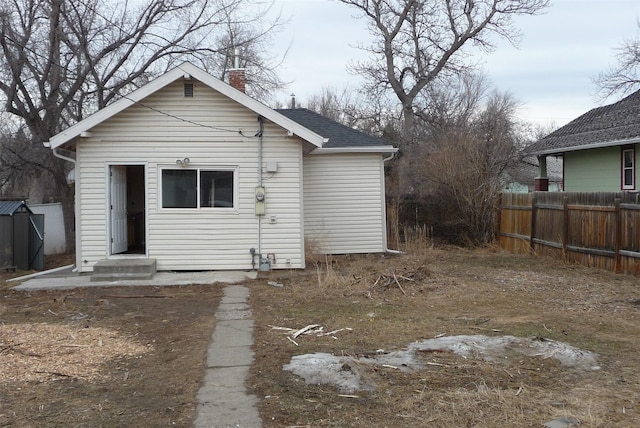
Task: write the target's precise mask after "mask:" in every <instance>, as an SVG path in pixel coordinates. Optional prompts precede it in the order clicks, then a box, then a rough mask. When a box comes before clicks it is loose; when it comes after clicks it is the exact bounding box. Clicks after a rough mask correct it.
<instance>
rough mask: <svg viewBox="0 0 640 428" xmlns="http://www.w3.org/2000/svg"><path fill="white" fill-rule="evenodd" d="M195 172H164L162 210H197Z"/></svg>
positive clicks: (173, 170)
mask: <svg viewBox="0 0 640 428" xmlns="http://www.w3.org/2000/svg"><path fill="white" fill-rule="evenodd" d="M197 185H198V183H197V175H196V171H195V170H189V169H187V170H183V169H164V170H162V208H197V203H198V199H197V195H196V187H197Z"/></svg>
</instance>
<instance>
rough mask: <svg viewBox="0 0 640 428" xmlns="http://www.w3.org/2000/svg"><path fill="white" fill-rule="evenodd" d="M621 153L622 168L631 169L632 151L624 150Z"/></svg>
mask: <svg viewBox="0 0 640 428" xmlns="http://www.w3.org/2000/svg"><path fill="white" fill-rule="evenodd" d="M623 153H624V167H625V168H631V167H632V166H633V150H625V151H624V152H623Z"/></svg>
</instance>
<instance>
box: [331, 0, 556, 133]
mask: <svg viewBox="0 0 640 428" xmlns="http://www.w3.org/2000/svg"><path fill="white" fill-rule="evenodd" d="M340 1H341V2H342V3H345V4H347V5H350V6H352V7H354V8H356V9H358V10H359V11H360V12H361V13H362V15H363V16H364V17H365V18H366V19H367V20H368V26H369V30H370V32H371V33H372V34H373V36H374V37H375V38H376V41H375V42H374V44H373V45H371V46H367V47H363V49H365V50H367V51H369V52H370V53H371V54H372V58H371V60H370V61H369V62H365V63H360V64H356V65H355V67H354V69H355V71H357V72H358V73H360V74H362V75H363V76H364V77H365V78H366V80H367V81H368V82H369V83H368V87H367V89H368V91H369V92H370V93H380V92H385V91H387V90H388V89H391V90H393V93H394V94H395V95H396V97H397V98H398V100H399V102H400V104H401V106H402V111H403V117H404V123H405V126H404V128H405V133H406V134H407V135H410V134H411V132H413V131H414V130H415V127H414V124H415V113H414V102H415V100H416V98H417V97H418V95H419V94H420V93H421V92H422V91H423V89H424V88H425V87H427V86H428V85H429V84H431V83H433V82H434V81H435V80H436V79H437V78H438V77H450V76H452V75H457V74H460V73H463V72H465V71H466V70H468V69H469V67H470V66H469V62H468V61H467V60H466V58H465V53H466V52H465V47H466V46H468V45H469V44H474V45H475V46H479V47H481V48H483V49H486V50H489V49H491V48H492V47H493V46H492V39H491V37H492V36H496V35H497V36H499V37H504V38H506V39H508V40H511V41H515V40H516V39H517V37H518V33H517V31H516V30H515V28H514V27H513V24H512V20H511V18H512V17H513V16H514V15H520V14H535V13H537V12H540V11H541V10H542V9H543V8H545V7H546V6H547V5H548V3H549V0H340Z"/></svg>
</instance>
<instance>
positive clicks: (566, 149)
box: [533, 137, 640, 155]
mask: <svg viewBox="0 0 640 428" xmlns="http://www.w3.org/2000/svg"><path fill="white" fill-rule="evenodd" d="M638 143H640V137H636V138H629V139H626V140H614V141H606V142H602V143H591V144H582V145H579V146H572V147H562V148H556V149H549V150H541V151H536V152H533V154H535V155H557V154H562V153H567V152H576V151H579V150H588V149H602V148H606V147H617V146H625V145H627V144H638Z"/></svg>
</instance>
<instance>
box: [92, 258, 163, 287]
mask: <svg viewBox="0 0 640 428" xmlns="http://www.w3.org/2000/svg"><path fill="white" fill-rule="evenodd" d="M155 273H156V259H114V260H102V261H99V262H98V263H96V264H95V265H94V266H93V273H92V274H91V281H92V282H93V281H123V280H131V281H135V280H148V279H152V278H153V275H155Z"/></svg>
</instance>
